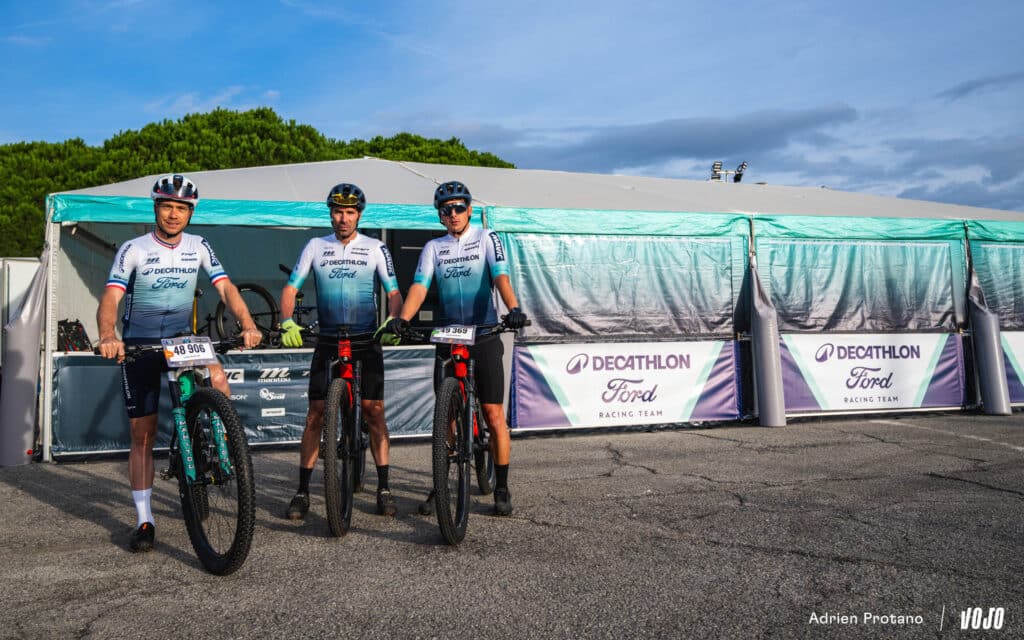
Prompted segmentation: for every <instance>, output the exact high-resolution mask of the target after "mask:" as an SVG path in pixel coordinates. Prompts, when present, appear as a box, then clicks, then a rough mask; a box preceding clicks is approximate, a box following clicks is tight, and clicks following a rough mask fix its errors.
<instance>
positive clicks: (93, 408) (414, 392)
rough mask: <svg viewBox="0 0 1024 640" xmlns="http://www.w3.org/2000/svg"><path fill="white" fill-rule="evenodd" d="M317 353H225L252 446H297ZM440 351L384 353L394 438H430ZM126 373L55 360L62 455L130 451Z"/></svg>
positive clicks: (57, 448)
mask: <svg viewBox="0 0 1024 640" xmlns="http://www.w3.org/2000/svg"><path fill="white" fill-rule="evenodd" d="M312 354H313V352H312V350H311V349H308V350H303V351H289V352H279V351H276V350H260V351H245V352H241V353H238V352H232V353H229V354H227V355H223V356H221V361H222V362H223V364H224V371H225V373H226V374H227V376H228V383H229V384H230V386H231V401H232V403H234V406H235V410H236V411H238V414H239V417H240V418H241V420H242V424H243V425H244V426H245V433H246V436H247V437H248V439H249V442H250V443H251V444H263V443H266V444H270V443H284V442H297V441H298V440H299V439H300V438H301V437H302V431H303V429H304V427H305V424H306V410H307V408H308V405H309V393H308V389H309V364H310V361H311V360H312ZM433 372H434V347H433V346H427V347H422V348H412V347H402V348H398V349H385V350H384V409H385V417H386V419H387V424H388V430H389V431H390V433H391V435H392V436H404V435H423V434H429V433H430V431H431V426H432V417H433V412H434V387H433ZM120 373H121V368H120V367H119V366H117V365H116V364H113V363H111V361H109V360H105V359H103V358H100V357H99V356H93V355H85V354H73V355H66V354H57V355H55V356H54V378H53V388H54V401H53V406H52V419H53V447H52V452H53V453H54V455H56V456H60V455H65V454H80V453H88V452H98V451H118V450H127V449H128V447H129V445H130V441H129V429H128V417H127V414H126V413H125V410H124V403H123V402H122V400H121V387H120ZM170 405H171V402H170V398H169V397H168V393H167V389H166V386H163V385H162V387H161V393H160V405H159V409H158V411H159V422H158V432H157V440H156V446H157V448H158V449H160V448H166V447H167V446H168V445H169V443H170V435H171V434H170V424H171V408H170Z"/></svg>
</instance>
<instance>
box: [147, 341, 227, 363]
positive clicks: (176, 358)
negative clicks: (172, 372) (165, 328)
mask: <svg viewBox="0 0 1024 640" xmlns="http://www.w3.org/2000/svg"><path fill="white" fill-rule="evenodd" d="M160 342H161V343H162V344H163V346H164V358H165V359H166V360H167V366H168V367H170V368H171V369H181V368H184V367H199V366H203V365H208V364H216V363H217V354H216V353H215V352H214V351H213V343H212V342H210V338H208V337H207V336H184V337H181V338H164V339H163V340H161V341H160Z"/></svg>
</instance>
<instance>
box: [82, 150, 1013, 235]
mask: <svg viewBox="0 0 1024 640" xmlns="http://www.w3.org/2000/svg"><path fill="white" fill-rule="evenodd" d="M188 175H189V177H190V178H192V179H193V180H195V182H196V183H197V184H198V185H199V189H200V193H201V194H202V197H203V199H210V198H212V199H223V200H260V201H285V202H320V201H322V199H323V198H324V197H325V194H326V193H327V191H328V190H330V187H331V186H333V185H334V184H336V183H338V182H353V183H355V184H358V185H359V186H360V187H362V188H363V190H364V191H365V192H366V193H367V195H368V196H369V200H370V202H371V203H387V204H395V205H427V206H429V204H430V202H431V199H432V194H433V190H434V187H435V186H436V185H438V184H440V183H442V182H445V181H447V180H461V181H462V182H465V183H466V185H467V186H468V187H469V188H470V191H472V193H473V197H474V201H475V202H476V203H477V204H484V205H493V206H500V207H517V208H541V209H603V210H617V211H683V212H719V213H741V214H771V215H775V214H778V215H815V216H858V217H859V216H876V217H900V218H932V219H935V218H940V219H957V220H962V219H973V220H1002V221H1024V212H1011V211H1003V210H999V209H983V208H978V207H966V206H961V205H952V204H943V203H937V202H927V201H923V200H909V199H904V198H892V197H884V196H875V195H868V194H862V193H851V192H845V191H836V190H832V189H827V188H812V187H785V186H777V185H763V184H752V183H739V184H735V183H730V182H710V181H696V180H679V179H669V178H645V177H637V176H624V175H603V174H590V173H570V172H563V171H540V170H527V169H496V168H490V167H467V166H456V165H443V164H425V163H419V162H395V161H391V160H380V159H376V158H362V159H354V160H333V161H328V162H309V163H302V164H287V165H274V166H267V167H249V168H242V169H225V170H218V171H194V172H190V173H189V174H188ZM156 178H157V176H156V175H153V176H145V177H142V178H136V179H134V180H128V181H126V182H119V183H115V184H109V185H104V186H99V187H91V188H88V189H79V190H76V191H68V192H63V193H66V194H70V195H91V196H127V197H140V196H143V197H144V196H146V195H147V194H148V193H149V190H150V188H151V187H152V184H153V182H154V181H155V180H156Z"/></svg>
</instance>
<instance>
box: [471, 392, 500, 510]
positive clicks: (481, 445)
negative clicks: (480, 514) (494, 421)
mask: <svg viewBox="0 0 1024 640" xmlns="http://www.w3.org/2000/svg"><path fill="white" fill-rule="evenodd" d="M473 417H474V420H475V421H476V429H475V430H474V431H473V436H474V437H473V466H474V468H475V469H476V485H477V487H479V488H480V493H482V494H483V495H485V496H486V495H489V494H490V493H491V492H492V491H494V481H495V476H494V455H493V454H492V453H491V439H490V434H489V433H487V423H486V422H484V414H483V412H482V411H480V409H479V408H478V409H477V411H476V414H474V416H473Z"/></svg>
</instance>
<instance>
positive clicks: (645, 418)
mask: <svg viewBox="0 0 1024 640" xmlns="http://www.w3.org/2000/svg"><path fill="white" fill-rule="evenodd" d="M513 359H514V362H513V376H512V380H513V388H512V404H513V409H512V410H513V422H514V426H515V427H516V428H519V429H535V428H559V427H612V426H626V425H643V424H672V423H680V422H689V421H694V420H701V421H703V420H731V419H735V418H737V417H739V410H738V408H737V407H738V405H739V402H738V388H737V382H736V378H737V376H736V348H735V343H734V342H732V341H721V340H714V341H711V340H709V341H701V342H657V343H635V342H634V343H611V344H544V345H533V346H517V347H516V348H515V352H514V356H513Z"/></svg>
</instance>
